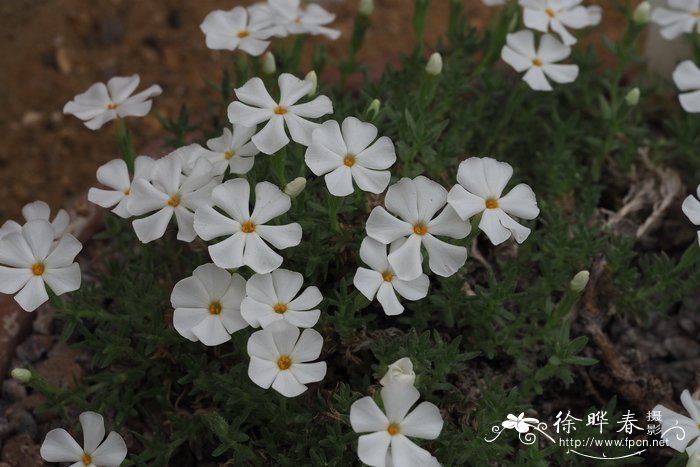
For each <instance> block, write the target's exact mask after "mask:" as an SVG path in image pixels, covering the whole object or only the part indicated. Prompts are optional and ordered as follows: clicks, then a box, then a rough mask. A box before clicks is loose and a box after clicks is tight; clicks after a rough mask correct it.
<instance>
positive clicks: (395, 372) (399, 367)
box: [379, 357, 416, 386]
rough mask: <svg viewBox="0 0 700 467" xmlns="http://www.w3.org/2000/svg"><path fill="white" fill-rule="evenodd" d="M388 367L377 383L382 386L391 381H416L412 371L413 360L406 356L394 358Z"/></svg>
mask: <svg viewBox="0 0 700 467" xmlns="http://www.w3.org/2000/svg"><path fill="white" fill-rule="evenodd" d="M388 368H389V369H388V370H387V372H386V374H385V375H384V377H383V378H382V379H381V380H380V381H379V384H381V385H382V386H386V385H387V384H389V383H391V382H397V383H402V384H411V385H412V384H413V383H414V382H415V381H416V374H415V373H414V372H413V362H411V359H410V358H408V357H404V358H402V359H400V360H396V361H395V362H394V363H392V364H391V365H389V367H388Z"/></svg>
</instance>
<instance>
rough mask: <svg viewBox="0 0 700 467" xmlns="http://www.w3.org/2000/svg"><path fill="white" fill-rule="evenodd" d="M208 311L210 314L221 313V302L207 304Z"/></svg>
mask: <svg viewBox="0 0 700 467" xmlns="http://www.w3.org/2000/svg"><path fill="white" fill-rule="evenodd" d="M209 313H211V314H212V315H220V314H221V302H211V303H210V304H209Z"/></svg>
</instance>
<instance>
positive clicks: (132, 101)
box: [63, 75, 163, 130]
mask: <svg viewBox="0 0 700 467" xmlns="http://www.w3.org/2000/svg"><path fill="white" fill-rule="evenodd" d="M139 81H140V78H139V75H131V76H115V77H114V78H112V79H110V80H109V81H108V82H107V85H106V86H105V84H104V83H95V84H93V85H92V86H90V88H89V89H88V90H87V91H85V92H84V93H82V94H78V95H77V96H75V97H74V98H73V100H72V101H70V102H68V103H67V104H66V105H65V106H64V107H63V113H65V114H72V115H75V116H76V117H78V118H79V119H81V120H83V121H84V122H85V126H86V127H88V128H90V129H91V130H97V129H99V128H101V127H102V125H104V124H105V123H107V122H108V121H110V120H114V119H115V118H124V117H143V116H144V115H146V114H148V112H150V110H151V104H152V102H151V98H152V97H154V96H158V95H160V94H161V93H162V92H163V90H162V89H161V87H160V86H158V85H157V84H154V85H153V86H151V87H149V88H146V89H145V90H143V91H141V92H140V93H138V94H134V95H133V96H132V95H131V93H133V92H134V90H135V89H136V87H137V86H138V85H139Z"/></svg>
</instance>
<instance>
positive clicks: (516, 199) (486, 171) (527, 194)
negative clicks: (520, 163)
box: [447, 157, 540, 245]
mask: <svg viewBox="0 0 700 467" xmlns="http://www.w3.org/2000/svg"><path fill="white" fill-rule="evenodd" d="M512 176H513V167H511V166H510V164H507V163H505V162H498V161H497V160H495V159H492V158H490V157H483V158H481V157H470V158H469V159H467V160H465V161H463V162H462V163H461V164H459V169H458V170H457V181H458V182H459V185H455V186H454V187H452V189H451V190H450V194H449V195H448V196H447V202H448V203H449V205H450V206H452V208H453V209H454V210H455V211H456V212H457V214H458V215H459V216H460V217H461V218H462V219H465V220H467V219H469V218H471V217H472V216H476V215H477V214H479V213H482V215H481V221H480V222H479V229H481V231H482V232H484V233H485V234H486V236H487V237H488V238H489V240H491V243H493V244H494V245H498V244H500V243H503V242H505V241H506V240H508V239H509V238H510V236H511V235H513V237H514V238H515V241H517V242H518V243H522V242H524V241H525V239H526V238H527V237H528V236H529V235H530V229H528V228H527V227H524V226H522V225H520V224H518V223H517V222H516V221H515V220H514V219H513V218H512V217H511V216H515V217H519V218H521V219H534V218H535V217H537V216H538V214H539V213H540V210H539V208H538V207H537V199H536V198H535V193H534V192H533V191H532V188H530V187H529V186H527V185H526V184H524V183H521V184H519V185H517V186H515V187H514V188H513V189H512V190H511V191H510V192H509V193H508V194H507V195H505V196H501V194H502V193H503V189H504V188H505V187H506V184H507V183H508V180H510V178H511V177H512Z"/></svg>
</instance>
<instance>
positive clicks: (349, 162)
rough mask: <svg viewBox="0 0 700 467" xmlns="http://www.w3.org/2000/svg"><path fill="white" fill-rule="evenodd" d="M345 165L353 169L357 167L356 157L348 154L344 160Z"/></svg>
mask: <svg viewBox="0 0 700 467" xmlns="http://www.w3.org/2000/svg"><path fill="white" fill-rule="evenodd" d="M343 164H345V166H347V167H352V166H353V165H355V155H354V154H346V155H345V159H343Z"/></svg>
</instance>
